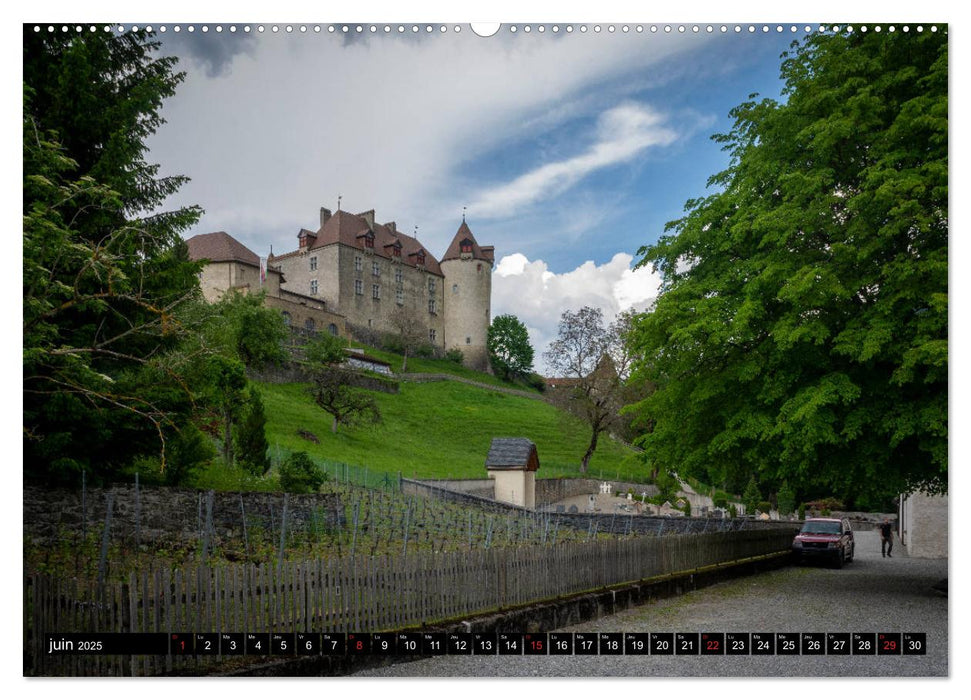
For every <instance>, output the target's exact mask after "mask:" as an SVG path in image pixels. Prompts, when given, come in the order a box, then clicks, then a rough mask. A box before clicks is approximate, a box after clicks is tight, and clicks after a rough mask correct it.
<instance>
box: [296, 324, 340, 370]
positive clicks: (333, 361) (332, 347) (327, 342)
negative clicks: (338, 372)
mask: <svg viewBox="0 0 971 700" xmlns="http://www.w3.org/2000/svg"><path fill="white" fill-rule="evenodd" d="M346 348H347V341H346V340H344V338H341V337H340V336H338V335H331V334H330V333H318V334H317V335H316V336H315V337H314V338H312V339H311V340H310V341H309V342H308V343H307V344H306V345H304V347H303V357H304V360H305V361H306V362H307V364H309V365H310V366H311V367H313V368H315V369H319V368H322V367H325V366H327V365H338V364H340V363H342V362H344V360H346V359H347V353H346Z"/></svg>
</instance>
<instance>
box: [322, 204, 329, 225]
mask: <svg viewBox="0 0 971 700" xmlns="http://www.w3.org/2000/svg"><path fill="white" fill-rule="evenodd" d="M328 219H330V209H327V208H326V207H321V208H320V227H321V228H323V227H324V224H326V223H327V220H328Z"/></svg>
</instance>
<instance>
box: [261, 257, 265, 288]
mask: <svg viewBox="0 0 971 700" xmlns="http://www.w3.org/2000/svg"><path fill="white" fill-rule="evenodd" d="M264 283H266V258H260V286H261V287H262V286H263V285H264Z"/></svg>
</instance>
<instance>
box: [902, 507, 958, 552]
mask: <svg viewBox="0 0 971 700" xmlns="http://www.w3.org/2000/svg"><path fill="white" fill-rule="evenodd" d="M947 513H948V511H947V496H946V495H945V496H928V495H927V494H925V493H921V492H917V493H912V494H909V495H907V496H901V498H900V512H899V523H898V524H899V532H898V534H899V536H900V541H901V543H903V544H904V546H906V547H907V554H908V555H909V556H912V557H924V558H932V559H939V558H946V557H947V531H948V517H947Z"/></svg>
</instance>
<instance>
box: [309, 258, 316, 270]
mask: <svg viewBox="0 0 971 700" xmlns="http://www.w3.org/2000/svg"><path fill="white" fill-rule="evenodd" d="M316 269H317V256H316V255H314V256H313V257H312V258H310V270H311V272H312V271H313V270H316Z"/></svg>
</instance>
